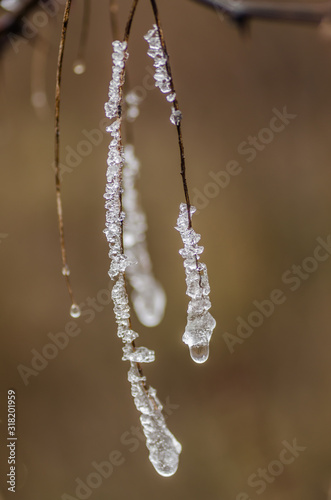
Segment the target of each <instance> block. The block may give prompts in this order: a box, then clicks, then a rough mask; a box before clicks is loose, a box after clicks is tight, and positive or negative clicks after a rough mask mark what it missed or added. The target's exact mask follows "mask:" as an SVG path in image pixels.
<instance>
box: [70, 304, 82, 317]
mask: <svg viewBox="0 0 331 500" xmlns="http://www.w3.org/2000/svg"><path fill="white" fill-rule="evenodd" d="M80 315H81V310H80V307H79V306H78V305H77V304H72V306H71V307H70V316H71V317H72V318H79V316H80Z"/></svg>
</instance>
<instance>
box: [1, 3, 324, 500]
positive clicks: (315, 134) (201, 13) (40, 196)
mask: <svg viewBox="0 0 331 500" xmlns="http://www.w3.org/2000/svg"><path fill="white" fill-rule="evenodd" d="M120 4H121V12H120V25H121V27H123V26H124V23H125V20H126V15H127V12H128V10H129V6H130V2H129V1H128V0H121V2H120ZM159 8H160V14H161V20H162V24H163V27H164V31H165V36H166V41H167V45H168V50H169V53H170V58H171V65H172V71H173V75H174V78H175V85H176V88H177V93H178V97H179V102H180V107H181V110H182V112H183V134H184V140H185V148H186V156H187V164H188V181H189V186H190V188H191V191H192V199H193V201H194V193H196V192H197V191H195V190H196V189H197V190H199V191H200V192H201V193H204V190H205V189H207V192H208V189H209V188H210V187H209V188H208V187H207V183H210V182H211V176H210V172H214V173H215V174H217V173H218V172H219V171H221V170H225V168H226V165H227V164H228V163H229V162H230V161H231V160H236V161H237V162H238V163H239V165H240V167H241V169H242V170H241V172H240V174H239V175H237V176H232V177H231V180H230V182H229V184H228V186H227V187H226V188H223V189H220V190H219V194H218V195H217V196H214V197H213V198H211V197H210V198H209V200H208V203H207V204H206V205H207V206H206V207H205V208H204V209H203V210H201V211H200V214H199V215H197V216H195V219H194V225H195V228H196V230H197V231H198V232H200V233H201V234H202V244H203V245H204V246H205V252H204V254H203V259H202V260H203V261H204V262H206V263H207V265H208V272H209V278H210V282H211V287H212V291H211V300H212V310H211V312H212V314H213V315H214V316H215V318H216V320H217V327H216V330H215V332H214V334H213V337H212V341H211V352H210V358H209V360H208V362H207V363H206V364H204V365H201V366H199V365H195V364H194V363H193V362H192V361H191V359H190V357H189V353H188V349H187V347H186V346H185V345H184V344H182V342H181V335H182V333H183V330H184V327H185V324H186V308H187V303H188V297H187V296H186V295H185V290H186V287H185V280H184V270H183V263H182V258H181V257H180V256H179V254H178V250H179V248H180V247H181V241H180V237H179V234H178V233H177V231H175V230H174V228H173V227H174V225H175V223H176V218H177V213H178V206H179V203H180V202H181V201H183V193H182V187H181V179H180V176H179V159H178V150H177V143H176V134H175V129H174V127H173V126H172V125H171V124H170V122H169V105H168V104H167V103H166V101H165V99H164V97H163V96H161V95H160V93H159V92H158V91H156V90H149V91H145V99H144V100H143V102H142V104H141V114H140V116H139V118H138V119H137V121H136V123H135V129H134V130H135V140H136V150H137V154H138V156H139V158H140V160H141V162H142V174H141V181H140V189H141V193H142V200H143V205H144V208H145V210H146V213H147V216H148V222H149V233H148V244H149V248H150V252H151V255H152V258H153V263H154V271H155V275H156V276H157V278H158V279H159V280H160V281H161V282H162V284H163V285H164V288H165V290H166V293H167V297H168V304H167V311H166V315H165V318H164V321H163V322H162V324H161V325H159V326H158V327H156V328H155V329H148V328H145V327H142V326H140V325H139V324H138V321H137V320H136V318H135V317H134V319H133V322H134V327H135V328H136V329H138V331H139V332H140V335H141V338H140V345H145V346H147V347H149V348H151V349H155V351H156V362H155V363H153V364H151V365H149V366H146V368H145V372H146V374H147V377H148V381H149V383H150V384H151V385H153V386H154V387H156V388H157V390H158V395H159V397H160V399H161V400H162V401H166V400H167V398H169V399H168V401H169V402H170V403H171V404H173V405H178V407H176V409H173V410H172V414H171V415H170V416H169V418H168V424H169V428H170V429H171V431H172V432H173V433H174V434H175V436H176V437H177V438H178V439H179V440H180V442H181V443H182V445H183V452H182V455H181V460H180V466H179V469H178V472H177V474H176V475H175V476H173V477H171V478H163V477H159V476H158V475H157V474H156V472H155V471H154V469H153V467H152V466H151V464H150V462H149V460H148V453H147V450H146V448H145V445H144V443H140V445H139V446H138V445H137V446H136V447H137V449H136V450H135V451H132V452H130V448H131V449H132V448H134V447H135V446H134V445H133V444H132V445H131V447H130V446H128V445H125V444H123V440H125V437H124V438H123V435H124V436H126V437H131V438H132V430H131V428H132V426H133V427H135V426H137V425H139V414H138V412H137V411H136V409H135V408H134V405H133V401H132V399H131V396H130V387H129V384H128V382H127V380H126V373H127V368H128V367H127V363H123V362H122V361H121V355H122V353H121V342H120V341H119V339H118V338H117V337H116V328H115V322H114V316H113V312H112V308H111V306H110V305H109V306H106V307H103V308H102V310H100V311H99V312H96V314H95V318H94V319H93V321H91V322H90V323H87V322H86V321H85V320H84V318H81V319H78V320H76V321H77V324H78V326H79V328H80V329H81V333H80V334H79V335H78V336H77V337H75V338H72V339H70V342H69V344H68V346H67V347H66V348H65V349H64V350H62V351H60V352H59V353H58V355H57V356H56V357H55V358H54V359H53V360H49V363H48V366H47V367H46V368H45V369H44V370H42V371H40V372H39V373H38V374H36V375H31V376H30V377H29V378H28V383H27V385H25V384H24V382H23V380H22V377H21V376H20V375H19V373H18V369H17V367H18V365H20V364H22V365H24V366H26V367H31V360H32V357H33V354H32V353H31V350H32V349H36V350H37V351H38V352H41V351H42V349H43V348H44V346H45V345H46V344H48V343H50V340H49V337H48V334H49V333H50V332H51V333H53V334H56V333H58V332H61V331H63V330H64V328H65V325H66V324H67V322H68V321H70V320H71V318H70V316H69V314H68V310H69V305H70V304H69V299H68V296H67V291H66V289H65V284H64V280H63V278H62V276H61V262H60V249H59V243H58V233H57V219H56V210H55V196H54V193H55V190H54V175H53V171H52V169H51V164H52V161H53V122H54V120H53V110H52V107H53V95H54V86H55V71H56V59H57V46H58V40H59V33H60V20H61V19H60V18H61V15H60V14H59V16H58V17H57V18H56V19H53V20H52V21H50V22H49V23H48V24H47V26H45V27H44V28H43V29H41V30H40V35H42V36H43V37H45V38H47V37H48V38H50V39H51V47H50V51H49V54H48V57H47V67H46V72H47V77H46V83H47V94H48V99H49V102H50V111H49V112H48V113H46V114H45V116H43V117H40V116H38V115H37V114H36V112H35V110H34V109H33V107H32V105H31V102H30V99H31V86H30V79H31V71H32V66H33V57H35V56H34V45H35V39H32V40H31V42H30V43H22V44H21V45H20V46H19V50H18V51H17V53H16V52H15V51H14V50H13V48H12V47H11V46H10V45H8V47H7V50H6V52H5V53H4V54H3V58H2V64H1V69H2V77H1V92H2V97H1V98H2V102H1V121H0V127H1V133H0V142H1V165H2V168H1V174H0V176H1V177H0V185H1V198H0V206H1V216H0V234H1V235H2V237H1V240H0V241H1V243H0V258H1V318H0V330H1V364H0V370H1V388H2V391H1V405H0V406H1V412H2V413H1V430H2V432H1V449H2V451H1V459H2V462H1V463H2V465H1V483H0V488H1V492H2V495H3V498H11V497H12V494H11V493H9V492H8V491H7V486H6V478H5V475H6V473H7V472H8V465H7V464H6V457H7V449H6V447H5V445H6V400H7V395H6V393H7V390H8V389H9V388H13V389H15V391H16V393H17V435H18V443H17V460H18V471H17V493H16V496H15V498H17V499H18V500H45V499H47V500H59V499H61V498H63V499H64V500H65V499H67V500H68V499H69V498H78V497H77V496H76V493H75V489H76V486H77V483H76V478H80V479H81V480H82V481H84V482H85V480H86V478H87V476H88V475H89V474H91V473H92V472H95V469H94V467H93V465H92V463H93V462H94V461H96V462H98V463H99V462H101V461H104V460H108V457H109V454H110V453H111V452H112V451H114V450H118V451H120V452H121V454H122V457H123V458H124V463H123V464H122V465H120V466H118V467H115V468H114V471H113V473H112V474H111V476H110V477H109V478H105V479H103V481H102V484H101V485H100V486H99V487H98V488H95V489H94V490H93V491H92V493H91V495H90V496H86V498H91V499H93V500H94V499H95V500H106V499H110V498H111V499H113V498H114V499H119V498H131V497H132V498H135V499H139V500H140V499H141V500H143V499H144V500H145V499H150V498H151V499H152V498H158V499H159V500H164V499H169V498H171V499H173V500H179V499H182V498H190V499H191V500H201V499H205V498H207V499H208V500H221V499H222V500H248V499H251V500H255V499H257V498H261V499H263V500H329V499H330V498H331V493H330V491H329V489H330V483H331V443H330V440H331V439H330V419H331V398H330V391H331V369H330V348H331V339H330V334H331V332H330V323H331V310H330V301H331V258H330V259H327V260H325V262H320V263H318V268H317V269H316V271H314V272H312V273H311V274H310V275H309V278H308V279H303V280H302V283H301V284H300V287H299V288H298V290H296V291H294V292H292V291H291V289H290V285H289V284H286V283H285V282H284V281H283V280H282V276H283V274H284V273H285V272H286V271H287V270H289V269H291V267H292V266H293V265H301V264H302V261H303V260H304V259H305V258H307V257H313V255H314V249H315V248H316V246H317V242H316V238H318V237H321V238H323V239H326V238H327V236H328V235H329V234H330V233H331V197H330V187H331V169H330V159H331V141H330V137H331V125H330V123H331V122H330V114H331V97H330V85H331V39H327V38H324V37H322V36H321V30H319V29H317V28H316V27H303V26H292V25H281V24H274V23H263V22H252V24H251V29H250V33H247V34H246V36H241V35H240V33H239V32H238V31H237V29H236V27H235V26H234V25H232V24H231V23H229V22H228V21H227V20H222V18H221V17H220V16H218V15H217V14H216V13H214V12H213V11H209V10H207V9H205V8H202V7H200V6H198V5H196V4H195V3H193V2H189V1H184V0H180V1H179V0H168V1H167V2H165V1H160V2H159ZM61 10H62V8H61ZM81 18H82V5H81V2H75V3H74V5H73V7H72V14H71V20H70V23H69V31H68V40H67V50H66V54H65V62H64V71H63V95H62V103H61V110H62V113H61V151H62V160H61V161H62V162H64V160H65V157H66V151H67V150H66V149H65V148H66V147H67V146H70V147H72V148H73V149H74V150H75V149H76V148H77V145H78V143H79V142H80V141H82V140H83V139H85V137H84V134H83V130H84V129H85V130H87V131H90V130H92V129H96V128H98V127H99V123H100V121H101V120H102V119H103V117H104V111H103V105H104V102H105V101H106V100H107V92H108V84H109V79H110V74H111V43H110V37H111V35H110V27H109V18H108V2H107V0H102V1H99V2H93V5H92V11H91V26H90V35H89V39H88V49H87V71H86V73H85V74H83V75H81V76H78V75H76V74H74V73H73V71H72V65H73V61H74V59H75V56H76V53H77V49H78V41H79V33H80V24H81ZM152 22H153V19H152V15H151V9H150V7H149V4H148V2H146V1H145V2H141V5H140V6H139V8H138V11H137V16H136V18H135V20H134V25H133V32H132V39H131V41H130V46H129V49H130V59H129V66H128V68H129V71H130V80H131V85H132V87H137V86H138V87H140V88H141V89H143V90H144V84H143V82H144V78H146V75H148V74H149V72H148V68H152V61H151V59H150V58H148V57H147V55H146V42H145V41H144V40H143V38H142V36H143V34H145V33H146V32H147V30H148V29H149V28H150V26H151V24H152ZM37 50H39V49H37ZM150 81H151V79H150V78H149V82H150ZM285 106H287V110H288V112H289V113H291V114H295V115H297V117H296V118H295V119H293V120H291V121H290V123H289V125H287V126H286V127H285V128H284V130H283V131H282V132H279V133H275V137H274V139H273V140H272V141H271V142H270V143H269V144H267V145H266V146H265V148H264V149H263V150H262V151H258V152H257V154H256V158H255V159H254V160H253V161H252V162H248V161H247V156H244V155H242V154H240V153H239V152H238V146H239V144H240V143H241V142H243V141H247V137H248V136H250V135H251V136H257V134H258V133H259V131H261V129H263V128H265V127H268V126H269V122H270V119H271V118H272V117H273V109H274V108H277V109H278V110H280V111H281V110H283V108H284V107H285ZM278 123H279V122H278ZM108 141H109V137H108V136H107V135H106V134H104V137H103V141H102V143H101V144H100V145H98V146H95V147H93V150H92V152H91V153H90V154H89V155H88V156H86V157H85V158H84V159H83V161H82V162H81V163H80V164H79V165H78V166H77V167H75V168H73V171H72V172H71V173H67V174H65V175H64V177H63V198H64V216H65V231H66V240H67V251H68V260H69V264H70V268H71V278H72V283H73V286H74V292H75V296H76V298H77V301H78V302H85V303H86V300H87V298H88V297H91V298H95V297H97V294H98V292H99V291H100V290H102V289H107V287H108V283H109V278H108V276H107V270H108V267H109V261H108V257H107V253H108V250H107V244H106V240H105V237H104V235H103V233H102V230H103V228H104V219H105V212H104V200H103V192H104V185H105V170H106V156H107V148H108ZM210 189H211V188H210ZM209 192H211V191H209ZM4 235H7V236H6V237H4ZM276 288H277V289H280V290H281V291H282V292H283V294H284V296H285V297H286V300H285V302H284V304H282V305H280V306H276V307H275V311H274V313H273V314H272V315H271V316H270V317H269V318H266V319H264V321H263V324H262V325H261V326H260V327H257V328H255V329H254V331H253V333H252V334H251V336H250V337H249V338H247V339H246V340H245V341H244V342H243V343H242V344H236V345H234V352H233V353H230V351H229V349H228V347H227V345H226V342H225V340H224V334H225V332H228V333H231V334H233V335H236V329H237V326H238V321H237V317H239V316H240V317H242V318H244V319H245V320H247V317H248V315H249V314H250V313H251V312H252V311H253V310H255V309H256V307H255V306H254V304H253V301H255V300H257V301H259V302H261V301H263V300H266V299H268V298H269V297H270V293H271V292H272V290H274V289H276ZM99 306H100V304H99ZM100 309H101V308H100ZM125 433H128V434H125ZM295 439H296V440H297V444H298V445H299V446H300V447H305V450H304V451H301V452H300V453H299V456H298V457H296V458H295V460H294V461H293V463H290V464H287V465H284V470H283V471H282V472H281V473H279V475H273V476H272V475H270V473H269V477H271V480H270V483H268V482H265V485H266V488H265V490H264V491H263V492H262V493H260V494H259V493H258V491H257V490H258V488H257V486H256V487H253V486H252V485H250V484H248V481H249V478H250V477H251V476H252V474H256V475H257V474H258V469H267V468H268V466H270V467H274V470H275V471H276V472H277V470H276V469H277V465H271V464H272V463H273V462H274V461H275V460H278V459H279V455H280V453H281V452H282V450H283V448H284V444H283V442H284V441H287V442H288V443H290V444H292V443H293V441H294V440H295ZM121 440H122V441H121ZM134 442H135V443H136V444H137V442H138V441H134ZM288 456H289V455H288ZM65 493H66V494H67V495H71V497H69V496H68V497H66V496H63V495H64V494H65ZM241 493H242V494H241ZM243 493H246V495H244V494H243ZM240 494H241V495H240ZM81 498H82V497H81Z"/></svg>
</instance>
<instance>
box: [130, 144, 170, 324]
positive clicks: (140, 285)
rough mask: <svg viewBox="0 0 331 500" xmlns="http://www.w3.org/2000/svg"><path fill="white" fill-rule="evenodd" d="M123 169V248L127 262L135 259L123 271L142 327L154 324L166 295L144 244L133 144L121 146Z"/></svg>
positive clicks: (143, 219) (159, 317)
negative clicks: (122, 147) (131, 290)
mask: <svg viewBox="0 0 331 500" xmlns="http://www.w3.org/2000/svg"><path fill="white" fill-rule="evenodd" d="M124 159H125V166H124V170H123V188H124V192H123V209H124V210H125V213H126V217H125V222H124V236H123V238H124V239H123V241H124V248H125V252H126V254H127V256H128V259H129V261H131V262H135V264H134V265H130V266H129V267H128V268H127V271H126V274H127V276H128V278H129V281H130V284H131V286H132V288H133V293H132V302H133V306H134V309H135V311H136V314H137V316H138V318H139V320H140V322H141V323H142V324H143V325H145V326H156V325H158V324H159V323H160V321H161V320H162V318H163V315H164V310H165V305H166V296H165V293H164V291H163V288H162V286H161V285H160V283H159V282H158V281H157V280H156V279H155V277H154V275H153V271H152V263H151V259H150V256H149V253H148V249H147V243H146V230H147V224H146V217H145V214H144V212H143V210H142V208H141V206H140V203H139V197H138V193H137V190H136V180H137V178H138V176H139V167H140V164H139V160H138V159H137V158H136V156H135V152H134V147H133V146H132V145H131V144H128V145H126V146H125V148H124Z"/></svg>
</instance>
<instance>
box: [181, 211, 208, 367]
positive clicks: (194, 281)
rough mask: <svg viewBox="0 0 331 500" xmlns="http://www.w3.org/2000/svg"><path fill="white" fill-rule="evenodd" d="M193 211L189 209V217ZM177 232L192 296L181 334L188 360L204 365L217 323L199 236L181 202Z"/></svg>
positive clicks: (189, 292)
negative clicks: (180, 240) (201, 260)
mask: <svg viewBox="0 0 331 500" xmlns="http://www.w3.org/2000/svg"><path fill="white" fill-rule="evenodd" d="M195 211H196V208H195V207H193V206H191V207H190V215H191V216H192V214H194V212H195ZM175 229H177V231H179V232H180V235H181V238H182V241H183V243H184V248H183V249H182V250H179V253H180V254H181V256H182V257H183V259H184V268H185V274H186V285H187V290H186V294H187V295H188V296H189V297H191V300H190V302H189V305H188V309H187V324H186V328H185V332H184V335H183V338H182V340H183V342H185V344H187V345H188V346H189V349H190V354H191V358H192V359H193V361H195V362H196V363H204V362H205V361H206V360H207V359H208V356H209V341H210V338H211V336H212V333H213V330H214V328H215V326H216V321H215V319H214V318H213V316H212V315H211V314H210V313H209V312H208V311H209V309H210V307H211V303H210V300H209V292H210V287H209V281H208V274H207V266H206V264H203V263H202V262H199V259H200V254H202V252H203V247H202V246H199V245H198V242H199V241H200V238H201V236H200V234H197V233H196V232H195V231H194V229H193V228H192V227H189V219H188V213H187V205H186V204H185V203H181V204H180V207H179V216H178V219H177V226H176V228H175Z"/></svg>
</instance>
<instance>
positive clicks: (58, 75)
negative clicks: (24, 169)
mask: <svg viewBox="0 0 331 500" xmlns="http://www.w3.org/2000/svg"><path fill="white" fill-rule="evenodd" d="M70 7H71V0H66V4H65V8H64V14H63V21H62V33H61V40H60V46H59V54H58V61H57V71H56V86H55V144H54V146H55V149H54V160H55V161H54V165H55V190H56V206H57V216H58V224H59V234H60V245H61V257H62V274H63V275H64V278H65V281H66V285H67V289H68V292H69V295H70V299H71V302H72V304H74V303H75V301H74V296H73V291H72V287H71V282H70V277H69V271H68V269H69V268H68V265H67V255H66V247H65V240H64V226H63V210H62V196H61V179H60V161H59V160H60V101H61V79H62V63H63V54H64V46H65V41H66V34H67V27H68V21H69V14H70Z"/></svg>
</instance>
